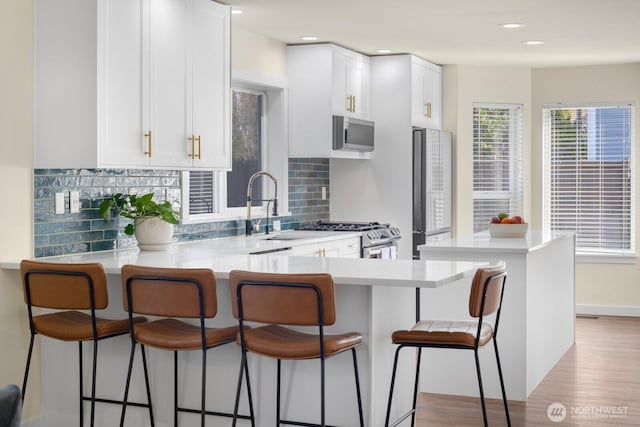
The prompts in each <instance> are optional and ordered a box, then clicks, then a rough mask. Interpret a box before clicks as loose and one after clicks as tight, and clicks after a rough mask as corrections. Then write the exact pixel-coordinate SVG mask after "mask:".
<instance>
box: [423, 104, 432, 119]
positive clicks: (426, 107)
mask: <svg viewBox="0 0 640 427" xmlns="http://www.w3.org/2000/svg"><path fill="white" fill-rule="evenodd" d="M424 115H425V116H426V117H429V118H431V103H430V102H427V103H426V104H424Z"/></svg>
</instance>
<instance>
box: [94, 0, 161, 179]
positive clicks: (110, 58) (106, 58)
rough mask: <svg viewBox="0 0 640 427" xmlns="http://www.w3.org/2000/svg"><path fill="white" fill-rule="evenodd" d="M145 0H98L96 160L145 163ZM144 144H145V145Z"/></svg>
mask: <svg viewBox="0 0 640 427" xmlns="http://www.w3.org/2000/svg"><path fill="white" fill-rule="evenodd" d="M144 13H145V3H144V2H143V0H100V1H98V51H97V52H98V63H97V74H98V79H97V81H98V84H97V88H98V110H97V111H98V114H97V138H98V163H97V164H98V165H99V166H101V167H109V166H111V167H122V166H144V165H147V164H148V162H149V161H148V158H147V157H146V156H145V154H144V148H143V147H141V144H142V136H143V133H144V130H143V128H142V106H143V102H142V81H143V65H142V63H141V61H140V58H142V55H143V51H146V49H147V48H146V47H145V46H144V45H143V43H144V42H146V41H147V38H146V37H144V40H143V30H144V29H143V27H142V22H143V19H142V16H143V14H144ZM141 148H142V149H141Z"/></svg>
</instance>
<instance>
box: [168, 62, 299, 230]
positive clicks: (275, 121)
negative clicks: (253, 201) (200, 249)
mask: <svg viewBox="0 0 640 427" xmlns="http://www.w3.org/2000/svg"><path fill="white" fill-rule="evenodd" d="M287 87H288V85H287V82H286V79H282V78H279V77H277V76H271V75H266V74H262V73H256V72H252V71H250V70H236V69H234V70H233V81H232V89H233V90H235V89H236V88H238V89H240V90H243V91H256V92H261V93H262V94H263V95H264V96H263V102H264V104H263V110H262V111H263V116H262V126H263V128H262V138H263V144H264V145H263V149H262V161H263V165H262V168H263V169H265V168H266V163H267V162H268V163H269V166H268V171H269V172H270V173H271V174H272V175H274V176H275V177H276V179H277V180H278V187H279V188H278V190H279V198H278V202H279V203H278V205H279V208H280V209H279V210H280V215H281V216H288V215H290V212H288V208H289V203H288V197H287V188H288V181H289V180H288V175H287V172H288V135H287V133H286V129H287V128H288V100H287V98H286V90H287ZM230 126H231V124H230ZM214 172H215V171H214ZM225 172H226V170H225ZM216 175H217V174H216V173H214V174H213V179H214V191H217V192H218V193H217V194H219V197H218V200H222V201H223V202H224V209H223V208H221V210H220V212H218V213H213V214H196V215H190V214H189V209H188V207H189V185H188V184H189V171H183V172H182V175H181V179H182V221H181V222H182V223H183V224H199V223H208V222H220V221H233V220H239V219H244V218H245V217H246V206H245V207H244V208H242V207H238V208H231V209H226V197H227V193H226V191H227V190H226V181H225V183H224V185H223V183H222V182H221V181H222V180H220V179H218V180H216V179H215V178H216ZM269 185H270V184H268V183H267V184H266V185H264V186H263V190H265V191H270V190H269V188H271V187H270V186H269ZM266 215H267V210H266V206H252V208H251V217H252V218H265V217H266Z"/></svg>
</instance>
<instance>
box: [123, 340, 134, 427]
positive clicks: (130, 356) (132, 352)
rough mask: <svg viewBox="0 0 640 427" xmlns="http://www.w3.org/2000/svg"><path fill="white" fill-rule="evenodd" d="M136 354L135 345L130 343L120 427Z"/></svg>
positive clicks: (125, 408) (124, 412)
mask: <svg viewBox="0 0 640 427" xmlns="http://www.w3.org/2000/svg"><path fill="white" fill-rule="evenodd" d="M135 354H136V344H135V343H131V354H130V355H129V369H128V370H127V381H126V382H125V385H124V397H123V398H122V412H121V414H120V427H123V426H124V417H125V415H126V412H127V398H128V396H129V384H130V383H131V370H132V369H133V357H134V356H135Z"/></svg>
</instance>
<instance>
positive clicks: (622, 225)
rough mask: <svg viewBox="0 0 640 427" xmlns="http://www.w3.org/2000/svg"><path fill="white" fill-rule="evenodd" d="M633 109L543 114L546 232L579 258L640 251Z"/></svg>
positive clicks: (551, 109) (594, 108)
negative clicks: (557, 235)
mask: <svg viewBox="0 0 640 427" xmlns="http://www.w3.org/2000/svg"><path fill="white" fill-rule="evenodd" d="M633 116H634V114H633V107H632V106H629V105H626V106H586V105H585V106H582V107H581V106H577V107H571V108H566V107H562V106H558V107H556V106H554V107H546V108H544V109H543V144H544V145H543V146H544V160H543V167H544V178H543V179H544V182H543V227H544V229H547V230H552V231H574V232H576V250H577V252H579V253H584V254H588V253H596V254H607V253H609V254H619V255H626V254H631V253H634V252H635V238H634V233H635V232H634V223H635V220H634V218H635V208H634V190H633V189H634V187H635V178H634V169H635V168H634V164H633V163H634V162H633V123H632V122H633Z"/></svg>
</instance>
